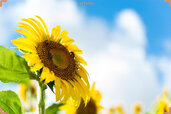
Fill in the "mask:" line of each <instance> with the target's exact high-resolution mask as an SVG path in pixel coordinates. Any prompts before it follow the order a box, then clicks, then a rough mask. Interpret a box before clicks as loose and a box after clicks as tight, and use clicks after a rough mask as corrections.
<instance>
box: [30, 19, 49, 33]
mask: <svg viewBox="0 0 171 114" xmlns="http://www.w3.org/2000/svg"><path fill="white" fill-rule="evenodd" d="M29 19H30V20H32V21H33V22H35V23H36V24H37V25H38V27H39V29H40V31H41V33H43V35H46V32H45V29H44V28H43V26H42V24H41V23H40V22H39V21H37V20H36V19H33V18H29Z"/></svg>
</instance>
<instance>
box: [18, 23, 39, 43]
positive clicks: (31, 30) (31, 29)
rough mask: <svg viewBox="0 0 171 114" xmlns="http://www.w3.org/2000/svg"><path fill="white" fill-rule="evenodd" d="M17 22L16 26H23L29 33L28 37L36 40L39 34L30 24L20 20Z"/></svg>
mask: <svg viewBox="0 0 171 114" xmlns="http://www.w3.org/2000/svg"><path fill="white" fill-rule="evenodd" d="M18 24H19V25H18V27H20V28H23V29H25V30H26V31H28V32H29V33H30V37H31V38H32V39H33V40H35V41H36V42H38V39H39V37H40V35H39V34H38V33H37V32H36V31H35V30H34V29H33V28H32V27H31V26H30V25H28V24H26V23H21V22H19V23H18Z"/></svg>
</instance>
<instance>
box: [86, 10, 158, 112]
mask: <svg viewBox="0 0 171 114" xmlns="http://www.w3.org/2000/svg"><path fill="white" fill-rule="evenodd" d="M116 25H117V26H116V27H115V28H114V31H113V35H112V38H113V41H112V42H111V44H110V45H109V46H108V49H107V50H105V51H102V52H100V53H99V54H98V55H95V56H94V57H93V58H90V61H89V66H88V70H89V72H90V75H91V76H92V78H93V80H95V81H96V82H97V87H98V89H100V90H101V91H102V93H103V97H104V99H103V103H104V104H105V105H106V106H112V105H114V104H115V105H116V104H118V103H121V104H123V105H125V107H130V106H131V104H132V103H134V102H136V101H141V102H142V103H143V104H145V108H147V106H150V105H151V103H152V101H154V100H155V99H156V98H155V96H156V95H157V93H158V92H159V91H160V90H158V89H159V85H158V83H157V78H156V75H157V74H156V71H155V69H154V67H153V64H152V63H151V61H150V60H149V58H148V56H147V54H146V52H145V48H146V47H145V44H146V37H145V36H146V34H145V29H144V25H143V23H142V21H141V19H140V17H139V16H138V15H137V13H136V12H134V11H133V10H124V11H122V12H120V13H119V15H118V17H117V19H116ZM127 109H128V108H127Z"/></svg>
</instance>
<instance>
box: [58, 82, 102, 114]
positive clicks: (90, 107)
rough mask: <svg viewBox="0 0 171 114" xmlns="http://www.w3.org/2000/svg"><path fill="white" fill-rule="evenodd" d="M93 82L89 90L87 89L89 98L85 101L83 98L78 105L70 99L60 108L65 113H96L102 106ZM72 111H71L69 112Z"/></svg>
mask: <svg viewBox="0 0 171 114" xmlns="http://www.w3.org/2000/svg"><path fill="white" fill-rule="evenodd" d="M94 88H95V83H93V85H92V87H91V89H90V91H89V100H88V102H85V101H84V100H83V99H82V100H81V103H80V104H79V106H76V105H75V104H73V102H72V100H73V99H70V100H69V101H68V102H67V104H65V105H64V106H62V107H61V108H60V109H61V110H66V114H97V113H98V112H99V111H100V110H101V109H102V108H103V107H102V106H101V105H100V101H101V98H102V96H101V94H100V92H99V91H98V90H95V89H94ZM71 111H72V113H71Z"/></svg>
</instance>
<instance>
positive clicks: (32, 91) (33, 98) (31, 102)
mask: <svg viewBox="0 0 171 114" xmlns="http://www.w3.org/2000/svg"><path fill="white" fill-rule="evenodd" d="M18 94H19V97H20V99H21V101H22V104H23V110H24V112H35V111H36V106H37V84H36V82H35V81H30V82H29V83H28V84H24V83H21V84H19V85H18Z"/></svg>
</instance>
